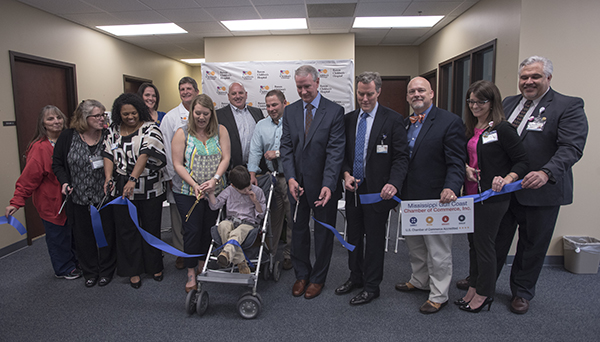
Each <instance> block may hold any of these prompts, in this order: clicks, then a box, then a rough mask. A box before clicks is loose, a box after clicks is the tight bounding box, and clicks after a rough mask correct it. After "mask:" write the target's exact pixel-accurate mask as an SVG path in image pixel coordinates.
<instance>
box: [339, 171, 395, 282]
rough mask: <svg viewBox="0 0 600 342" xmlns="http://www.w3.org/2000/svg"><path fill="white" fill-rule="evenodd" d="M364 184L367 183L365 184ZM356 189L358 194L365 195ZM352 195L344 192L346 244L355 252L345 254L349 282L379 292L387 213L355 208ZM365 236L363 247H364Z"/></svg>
mask: <svg viewBox="0 0 600 342" xmlns="http://www.w3.org/2000/svg"><path fill="white" fill-rule="evenodd" d="M365 184H366V183H365ZM361 188H366V186H364V187H359V188H358V193H359V194H362V193H365V192H364V191H361ZM354 196H355V193H354V192H350V191H347V192H346V217H347V221H348V229H347V231H346V233H347V234H348V243H350V244H352V245H354V246H355V247H356V248H355V249H354V251H348V267H349V268H350V280H352V282H354V283H358V284H364V290H365V291H367V292H371V293H379V284H381V281H382V280H383V265H384V257H385V233H386V229H385V228H386V227H385V224H386V222H387V218H388V213H389V210H384V211H383V212H376V211H375V210H374V207H375V206H374V205H372V204H367V205H362V204H361V203H360V197H359V198H358V199H357V200H358V206H356V207H355V206H354ZM365 236H366V244H365Z"/></svg>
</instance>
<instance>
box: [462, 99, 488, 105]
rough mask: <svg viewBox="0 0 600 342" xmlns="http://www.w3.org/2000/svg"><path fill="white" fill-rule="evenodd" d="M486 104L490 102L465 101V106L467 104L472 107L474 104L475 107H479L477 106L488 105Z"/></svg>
mask: <svg viewBox="0 0 600 342" xmlns="http://www.w3.org/2000/svg"><path fill="white" fill-rule="evenodd" d="M488 102H490V100H485V101H474V100H471V99H467V104H469V105H474V104H477V105H479V106H483V105H484V104H486V103H488Z"/></svg>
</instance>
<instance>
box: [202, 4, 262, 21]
mask: <svg viewBox="0 0 600 342" xmlns="http://www.w3.org/2000/svg"><path fill="white" fill-rule="evenodd" d="M206 12H208V13H209V14H210V15H212V16H213V18H215V20H218V21H221V20H243V19H260V17H259V16H258V13H256V10H255V9H254V7H251V6H244V7H213V8H206Z"/></svg>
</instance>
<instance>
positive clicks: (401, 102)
mask: <svg viewBox="0 0 600 342" xmlns="http://www.w3.org/2000/svg"><path fill="white" fill-rule="evenodd" d="M381 80H382V81H383V84H382V86H381V94H380V95H379V103H380V104H382V105H383V106H385V107H388V108H391V109H393V110H395V111H397V112H398V113H400V114H402V116H404V117H405V118H406V117H407V116H408V115H409V113H410V112H409V106H408V102H407V101H406V88H407V87H408V82H409V81H410V77H409V76H382V77H381Z"/></svg>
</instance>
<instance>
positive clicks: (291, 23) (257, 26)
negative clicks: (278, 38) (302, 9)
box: [221, 18, 308, 31]
mask: <svg viewBox="0 0 600 342" xmlns="http://www.w3.org/2000/svg"><path fill="white" fill-rule="evenodd" d="M221 23H222V24H223V25H225V27H227V28H228V29H229V31H278V30H306V29H307V28H308V26H307V25H306V19H305V18H291V19H256V20H223V21H221Z"/></svg>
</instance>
